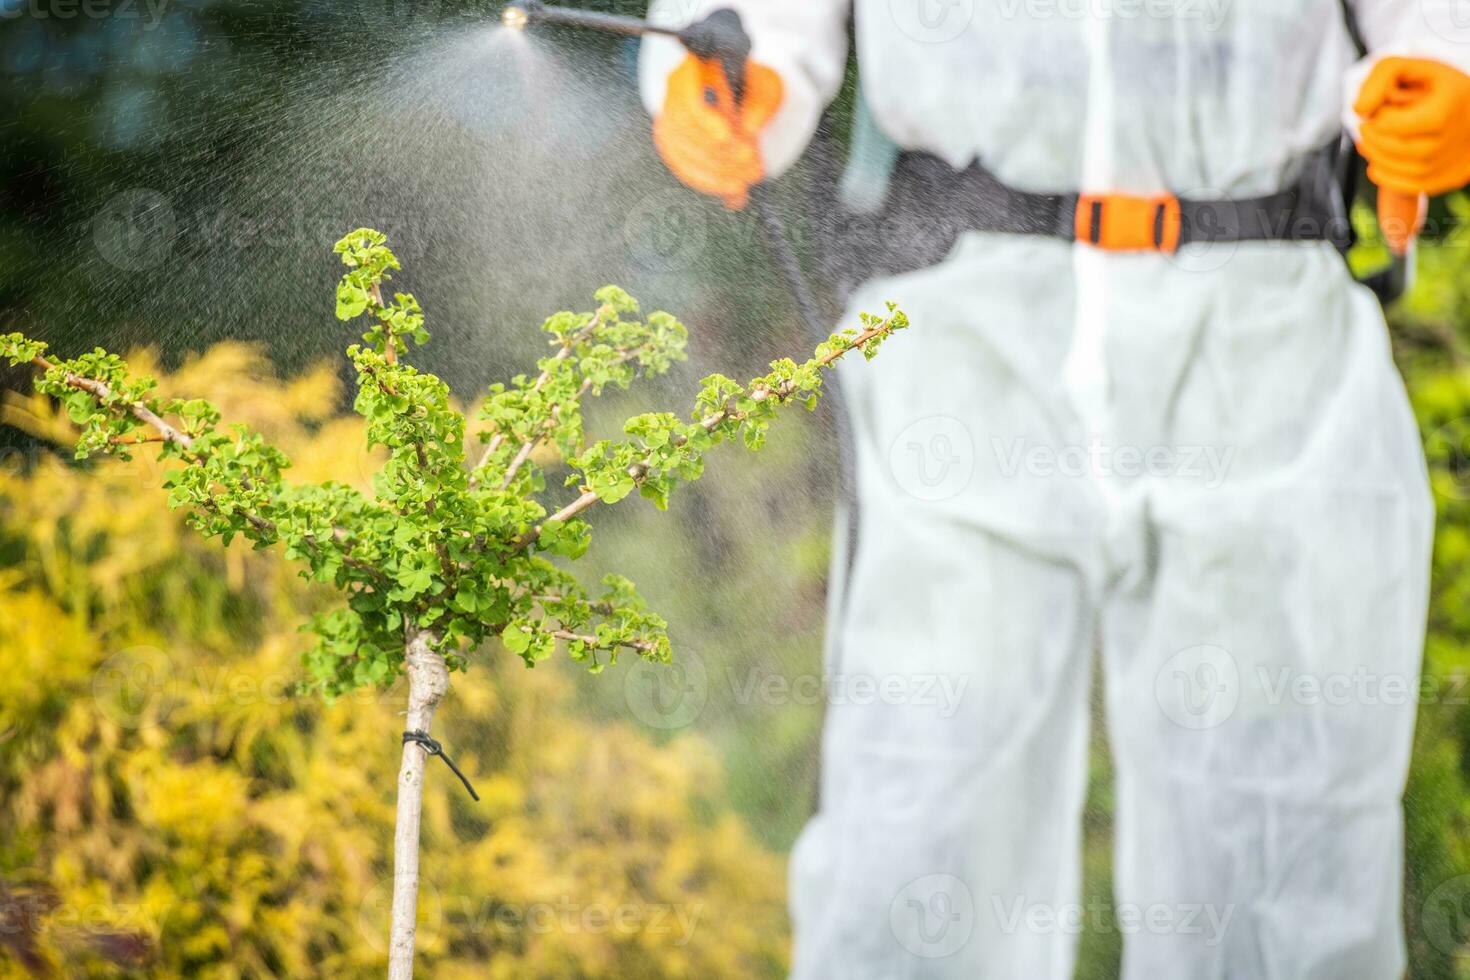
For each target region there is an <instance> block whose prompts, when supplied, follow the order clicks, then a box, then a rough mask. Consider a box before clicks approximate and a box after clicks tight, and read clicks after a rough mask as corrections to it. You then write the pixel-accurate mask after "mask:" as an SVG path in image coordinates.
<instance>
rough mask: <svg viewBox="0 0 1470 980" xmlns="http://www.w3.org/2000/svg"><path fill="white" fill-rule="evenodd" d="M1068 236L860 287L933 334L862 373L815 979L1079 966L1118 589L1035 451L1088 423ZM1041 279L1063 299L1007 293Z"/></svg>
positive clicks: (795, 871) (1022, 974) (806, 839)
mask: <svg viewBox="0 0 1470 980" xmlns="http://www.w3.org/2000/svg"><path fill="white" fill-rule="evenodd" d="M1027 248H1035V249H1037V250H1038V251H1042V252H1046V253H1047V257H1048V258H1049V259H1050V260H1051V261H1049V262H1033V261H1030V259H1031V257H1030V256H1027V255H1024V254H1023V255H1019V256H1018V255H1016V253H1017V251H1018V249H1019V250H1021V251H1024V250H1025V249H1027ZM1058 248H1059V246H1056V245H1055V244H1053V243H1037V244H1034V245H1033V244H1031V243H1029V242H1020V243H1019V244H1014V243H1007V251H1006V253H1005V256H1006V259H1007V260H1010V259H1012V257H1014V259H1013V261H1014V264H1013V265H1007V264H1005V261H997V259H996V257H995V256H994V255H991V256H989V257H988V259H987V260H986V261H985V262H980V263H976V262H969V263H967V262H966V261H964V259H963V257H962V258H961V259H960V260H958V261H955V260H951V261H950V262H948V263H946V264H945V265H942V266H940V267H937V268H936V269H932V270H927V271H925V272H922V273H917V274H915V275H914V276H908V277H902V278H901V279H899V280H895V281H892V282H890V283H887V284H883V285H880V286H878V287H876V288H875V289H874V290H871V291H870V292H871V295H868V296H864V297H860V298H859V301H858V304H857V305H858V307H859V308H861V309H874V308H881V307H880V306H879V305H878V304H880V303H881V301H882V300H883V299H890V298H891V299H894V300H896V301H898V302H899V303H900V304H901V305H902V306H903V307H904V309H905V310H906V311H907V312H908V313H909V315H910V317H911V318H912V320H913V322H914V324H915V327H914V329H913V331H911V332H910V333H908V334H905V335H902V336H900V337H898V338H895V340H894V341H893V342H892V343H890V344H889V345H888V347H886V348H885V350H884V351H883V354H882V356H880V357H879V358H877V359H876V360H874V361H873V362H872V363H871V364H864V365H860V366H858V367H859V369H858V370H856V371H850V372H847V373H846V375H845V381H846V382H848V383H849V386H848V389H847V395H848V398H849V401H850V403H851V407H852V411H853V417H854V422H855V424H854V429H855V434H856V439H857V442H858V463H859V465H858V479H859V488H860V499H861V510H860V520H861V526H860V533H859V536H858V549H857V555H856V561H855V564H854V568H853V575H852V578H851V581H850V583H849V589H848V592H847V595H846V597H845V601H844V606H845V609H846V612H845V615H844V617H843V619H842V620H841V621H840V622H839V623H836V624H834V627H833V628H835V629H837V630H838V634H837V635H836V636H835V637H834V640H835V642H834V643H833V644H832V647H833V650H834V659H833V663H831V664H830V665H829V669H830V672H831V676H830V678H829V680H830V682H831V694H830V697H829V706H828V710H827V721H826V729H825V733H824V741H823V763H822V766H823V780H822V797H821V806H820V812H819V814H818V815H817V817H816V818H815V819H814V820H813V821H812V822H811V823H810V824H809V825H808V827H807V828H806V830H805V832H804V833H803V835H802V837H801V839H800V841H799V842H798V844H797V847H796V849H795V852H794V853H793V855H792V864H791V904H792V913H793V918H794V924H795V935H796V943H795V963H794V970H793V975H794V976H796V977H799V978H828V977H831V978H842V980H860V978H875V980H877V978H883V980H893V978H919V977H924V978H928V977H955V978H959V977H964V978H976V977H979V978H995V980H1015V978H1025V980H1069V978H1070V977H1071V974H1072V969H1073V964H1074V960H1075V944H1076V936H1077V924H1076V923H1075V922H1068V921H1058V916H1062V917H1065V916H1067V915H1068V914H1069V911H1075V910H1076V908H1077V902H1078V901H1079V888H1080V839H1079V838H1080V817H1081V810H1082V806H1083V800H1084V796H1085V792H1086V776H1087V746H1088V739H1087V733H1088V724H1087V708H1088V705H1087V699H1088V690H1089V659H1090V654H1091V650H1092V639H1093V627H1094V623H1095V617H1094V614H1093V603H1092V601H1091V598H1090V597H1091V596H1092V595H1093V594H1095V588H1094V587H1093V586H1092V585H1090V584H1089V583H1090V582H1092V581H1093V577H1092V576H1091V574H1090V573H1088V572H1086V571H1084V568H1085V567H1086V564H1087V563H1086V561H1085V560H1083V559H1082V558H1080V557H1078V556H1076V555H1069V554H1067V549H1068V548H1069V547H1070V548H1075V547H1076V546H1077V543H1078V542H1079V541H1085V540H1087V539H1088V538H1089V537H1090V536H1093V535H1095V533H1096V530H1097V526H1098V524H1097V521H1096V520H1095V518H1096V513H1095V505H1096V502H1095V501H1093V500H1092V499H1090V498H1088V497H1087V496H1086V494H1085V493H1084V492H1083V487H1082V485H1081V484H1078V483H1077V482H1075V481H1072V482H1066V483H1058V482H1056V481H1050V480H1049V478H1048V477H1047V476H1046V475H1038V474H1037V473H1036V472H1033V471H1032V470H1028V469H1027V467H1026V465H1025V463H1024V459H1025V456H1026V451H1027V450H1028V449H1029V448H1031V447H1032V446H1033V445H1034V444H1037V443H1045V444H1048V445H1050V444H1054V442H1055V440H1056V438H1057V437H1056V434H1055V433H1056V427H1057V426H1058V425H1063V426H1064V425H1066V424H1067V422H1066V417H1067V412H1068V411H1069V410H1068V409H1067V408H1066V407H1065V405H1066V403H1065V399H1064V397H1063V395H1062V392H1061V390H1060V387H1059V385H1057V384H1054V383H1051V382H1052V381H1054V380H1055V379H1058V378H1060V366H1061V362H1062V359H1063V357H1064V356H1065V353H1066V350H1067V342H1068V340H1069V331H1070V324H1071V316H1072V313H1073V303H1072V298H1071V295H1070V293H1069V291H1068V290H1067V289H1066V288H1065V284H1064V283H1063V284H1062V285H1061V286H1060V287H1058V286H1057V285H1055V282H1056V278H1055V276H1052V275H1050V274H1048V273H1047V272H1046V270H1047V269H1048V268H1051V267H1055V265H1056V256H1055V255H1051V254H1050V253H1051V252H1055V251H1056V250H1057V249H1058ZM1062 255H1063V257H1064V256H1065V252H1063V253H1062ZM1028 275H1029V276H1032V277H1034V278H1036V280H1037V281H1036V283H1034V284H1033V286H1032V288H1029V289H1025V290H1023V294H1024V295H1026V296H1028V297H1036V296H1041V297H1044V298H1043V299H1041V300H1031V301H1029V302H1028V304H1027V305H1026V307H1025V308H1024V309H1020V308H1012V307H1008V306H1006V305H1005V303H1006V297H1008V296H1012V295H1015V288H1016V286H1017V285H1018V281H1019V280H1024V279H1025V277H1027V276H1028ZM1046 379H1051V381H1049V380H1046Z"/></svg>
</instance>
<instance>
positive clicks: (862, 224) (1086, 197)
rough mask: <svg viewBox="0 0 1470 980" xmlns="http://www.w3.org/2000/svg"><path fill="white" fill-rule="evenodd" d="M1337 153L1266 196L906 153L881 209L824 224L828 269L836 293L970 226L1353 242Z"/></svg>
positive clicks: (1106, 241)
mask: <svg viewBox="0 0 1470 980" xmlns="http://www.w3.org/2000/svg"><path fill="white" fill-rule="evenodd" d="M1339 154H1340V150H1339V147H1338V146H1337V145H1336V144H1334V145H1333V146H1332V147H1330V148H1325V149H1323V150H1321V151H1318V152H1317V153H1314V154H1312V155H1311V157H1310V158H1309V159H1308V160H1306V161H1304V167H1303V171H1302V175H1301V177H1300V179H1299V180H1298V181H1297V183H1296V184H1295V185H1294V186H1292V187H1289V188H1287V189H1285V190H1282V191H1278V192H1277V193H1274V194H1268V195H1266V196H1263V197H1254V198H1243V199H1235V200H1210V199H1201V198H1193V197H1187V196H1179V197H1176V196H1174V195H1167V194H1166V195H1159V196H1157V197H1130V196H1126V195H1116V194H1098V195H1092V194H1070V193H1069V194H1043V193H1036V192H1032V191H1024V190H1019V189H1017V188H1014V187H1011V186H1009V185H1007V184H1005V183H1003V182H1002V181H1001V180H1000V179H999V178H997V177H996V176H995V175H994V174H992V173H990V172H989V171H988V170H986V169H985V168H984V167H982V166H980V165H979V164H978V163H977V164H971V165H970V166H968V167H966V168H965V169H964V170H958V171H957V170H955V169H954V168H953V167H951V166H950V165H949V164H948V163H946V162H945V161H944V160H942V159H940V158H939V157H936V156H933V155H931V154H927V153H904V154H901V155H900V156H899V158H898V161H897V163H896V164H895V166H894V170H893V173H892V177H891V180H890V183H889V193H888V197H887V200H886V201H885V202H884V206H883V207H882V208H881V209H880V210H879V211H878V212H877V213H875V214H858V213H854V212H851V211H848V210H846V209H844V208H842V207H841V206H838V207H835V208H832V209H831V210H829V211H827V212H826V213H827V214H828V215H829V218H828V221H827V224H828V227H827V228H826V229H825V230H826V232H827V234H826V240H827V241H828V242H829V243H831V244H832V245H834V246H835V247H834V248H833V249H832V250H831V252H830V253H829V259H830V260H831V261H830V262H829V264H828V268H827V270H826V271H827V272H828V273H829V275H830V276H831V278H832V279H833V281H834V283H836V284H837V285H838V288H839V290H843V289H844V288H845V289H847V290H850V289H851V288H852V287H854V286H856V285H857V284H859V283H861V282H863V281H865V280H867V279H870V278H873V277H875V276H891V275H898V274H901V273H904V272H912V271H914V270H917V269H922V268H926V267H928V266H930V265H934V264H936V263H938V262H939V261H941V260H942V259H943V258H944V257H945V255H947V254H948V253H949V250H950V249H951V248H952V247H953V246H954V243H955V242H956V241H957V240H958V239H959V237H960V235H962V234H963V233H965V232H967V231H982V232H994V233H1001V234H1017V235H1040V236H1044V237H1048V238H1057V239H1061V240H1064V241H1070V242H1085V243H1087V244H1090V245H1094V246H1097V247H1099V248H1104V249H1108V250H1110V251H1156V252H1172V251H1174V250H1175V249H1177V248H1179V247H1181V246H1184V245H1190V244H1195V243H1210V242H1215V243H1218V242H1259V241H1329V242H1332V243H1333V244H1334V245H1336V246H1337V247H1338V248H1339V249H1346V248H1348V247H1349V246H1350V245H1351V243H1352V241H1353V238H1352V226H1351V222H1350V221H1349V220H1348V217H1347V209H1346V207H1345V205H1344V203H1343V193H1342V185H1341V182H1340V169H1339V164H1340V155H1339Z"/></svg>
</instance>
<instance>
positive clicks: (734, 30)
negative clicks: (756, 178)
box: [500, 0, 750, 103]
mask: <svg viewBox="0 0 1470 980" xmlns="http://www.w3.org/2000/svg"><path fill="white" fill-rule="evenodd" d="M500 22H501V23H502V24H504V25H505V26H506V27H513V28H516V29H517V30H524V29H526V28H527V27H529V26H531V25H532V24H557V25H560V26H562V27H580V28H585V29H589V30H594V31H601V32H603V33H605V34H620V35H623V36H624V37H641V36H643V35H644V34H663V35H665V36H667V37H672V38H675V39H677V40H678V41H679V43H681V44H683V45H684V47H685V48H687V49H688V51H689V53H690V54H692V55H694V56H695V57H696V58H699V59H701V60H703V61H718V62H719V63H720V66H721V67H722V68H724V69H725V77H726V78H728V79H729V80H730V89H731V91H732V92H733V93H734V95H735V101H736V102H737V103H738V102H739V101H740V99H741V96H742V94H743V92H744V90H745V60H746V59H747V58H748V57H750V35H749V34H746V33H745V25H744V24H743V23H742V22H741V20H740V15H739V14H738V13H736V12H735V11H733V10H731V9H729V8H728V7H722V8H720V9H719V10H716V11H714V12H713V13H711V14H710V15H709V16H707V17H705V18H704V19H703V20H700V21H697V22H695V23H693V24H690V25H689V26H688V27H685V28H683V29H674V28H671V27H661V26H659V25H657V24H650V23H649V22H648V21H646V20H640V19H638V18H637V17H624V16H621V15H619V14H605V13H601V12H598V11H592V10H573V9H571V8H569V7H554V6H551V5H550V4H547V3H543V2H542V0H513V2H512V3H510V4H508V5H507V6H506V7H505V8H504V9H503V10H501V12H500Z"/></svg>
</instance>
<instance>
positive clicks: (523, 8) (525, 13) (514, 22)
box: [500, 0, 544, 31]
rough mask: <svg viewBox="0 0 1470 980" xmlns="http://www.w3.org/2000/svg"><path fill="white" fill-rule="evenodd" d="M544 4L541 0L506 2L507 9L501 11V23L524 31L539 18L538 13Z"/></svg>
mask: <svg viewBox="0 0 1470 980" xmlns="http://www.w3.org/2000/svg"><path fill="white" fill-rule="evenodd" d="M542 6H544V5H543V4H542V3H541V2H540V0H516V2H515V3H510V4H506V6H505V9H504V10H502V11H501V12H500V23H501V24H503V25H505V26H506V27H511V28H514V29H515V30H518V31H523V30H525V29H526V28H527V27H529V26H531V24H532V23H534V22H535V21H537V20H538V19H539V17H538V16H537V15H538V14H539V13H540V12H541V8H542Z"/></svg>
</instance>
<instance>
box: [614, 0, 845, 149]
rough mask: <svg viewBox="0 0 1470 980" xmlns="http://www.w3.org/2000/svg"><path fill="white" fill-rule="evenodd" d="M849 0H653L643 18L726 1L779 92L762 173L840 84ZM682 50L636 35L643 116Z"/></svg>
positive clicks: (674, 16) (676, 16)
mask: <svg viewBox="0 0 1470 980" xmlns="http://www.w3.org/2000/svg"><path fill="white" fill-rule="evenodd" d="M849 6H850V0H695V2H691V0H655V2H654V3H653V4H652V6H651V7H650V9H649V19H651V20H652V21H653V22H654V23H656V24H662V25H666V26H669V27H683V26H685V25H687V24H691V23H693V22H694V21H696V20H699V19H700V18H701V17H704V16H705V15H706V14H708V13H710V12H711V11H714V10H718V9H720V8H722V7H728V8H730V9H732V10H734V11H736V12H737V13H739V14H740V17H741V20H742V21H744V23H745V30H746V33H748V34H749V35H750V37H751V41H752V43H753V47H752V50H751V58H752V59H753V60H754V61H757V62H759V63H760V64H763V65H767V66H769V67H770V68H773V69H775V70H776V72H777V73H779V74H780V76H781V81H782V84H783V87H784V97H783V99H782V102H781V108H780V110H779V111H778V112H777V113H776V116H775V118H774V119H773V120H772V121H771V124H770V126H769V127H768V128H767V129H766V130H765V132H764V133H763V134H762V137H761V153H762V156H763V157H764V161H765V166H766V172H767V173H768V174H769V175H770V176H773V177H776V176H780V175H781V174H782V173H784V172H785V171H786V170H788V169H789V168H790V167H791V165H792V164H794V163H795V162H796V160H797V158H798V157H800V156H801V154H802V152H803V151H804V150H805V149H806V146H807V144H808V143H809V142H810V141H811V138H812V134H813V133H815V132H816V130H817V122H818V120H819V119H821V116H822V110H823V109H825V108H826V106H827V103H829V102H831V101H832V99H833V97H835V96H836V94H837V91H838V89H839V88H841V87H842V73H843V68H844V66H845V65H846V63H847V16H848V9H849ZM685 55H686V52H685V51H684V49H683V47H682V46H680V44H679V43H678V42H677V41H675V40H674V39H672V38H667V37H656V36H650V37H647V38H645V39H644V41H643V47H642V52H641V54H640V57H639V65H638V75H639V87H640V89H641V90H642V94H643V104H644V105H645V106H646V107H647V108H648V112H649V114H650V115H653V116H657V115H658V114H659V113H660V112H661V111H663V104H664V95H665V92H666V91H667V88H668V78H669V73H670V72H672V71H673V70H674V68H676V67H677V66H678V65H679V63H680V62H681V61H682V60H683V59H684V57H685Z"/></svg>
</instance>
